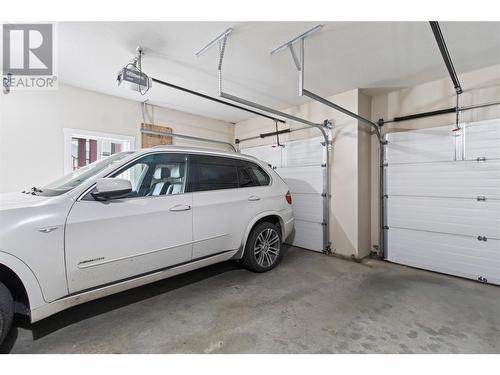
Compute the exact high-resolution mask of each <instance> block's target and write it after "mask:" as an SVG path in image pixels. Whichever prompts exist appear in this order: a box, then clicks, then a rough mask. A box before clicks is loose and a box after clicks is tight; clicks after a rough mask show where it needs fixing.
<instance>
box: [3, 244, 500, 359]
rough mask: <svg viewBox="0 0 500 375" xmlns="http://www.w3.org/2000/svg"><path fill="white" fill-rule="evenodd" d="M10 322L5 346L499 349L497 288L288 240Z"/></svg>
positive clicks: (71, 349)
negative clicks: (241, 263) (242, 260)
mask: <svg viewBox="0 0 500 375" xmlns="http://www.w3.org/2000/svg"><path fill="white" fill-rule="evenodd" d="M16 324H17V325H18V327H17V328H15V329H14V330H13V331H12V332H11V334H10V335H9V337H8V339H7V342H6V343H5V344H4V345H3V348H2V351H3V352H12V353H500V287H497V286H492V285H484V284H480V283H477V282H474V281H469V280H464V279H460V278H455V277H450V276H445V275H440V274H436V273H432V272H427V271H422V270H416V269H412V268H408V267H404V266H399V265H395V264H391V263H387V262H382V261H377V260H367V261H364V262H363V263H355V262H351V261H346V260H342V259H339V258H335V257H327V256H324V255H321V254H316V253H313V252H309V251H305V250H301V249H297V248H289V249H288V251H287V253H286V255H285V257H284V259H283V262H282V263H281V265H280V266H278V267H277V268H276V269H274V270H273V271H271V272H268V273H265V274H255V273H252V272H249V271H246V270H244V269H240V268H239V267H237V266H235V265H234V264H232V263H222V264H218V265H215V266H211V267H207V268H205V269H202V270H198V271H194V272H190V273H188V274H185V275H181V276H178V277H175V278H172V279H167V280H163V281H160V282H158V283H155V284H151V285H147V286H144V287H141V288H137V289H134V290H131V291H128V292H124V293H120V294H117V295H114V296H110V297H107V298H104V299H101V300H98V301H93V302H90V303H87V304H85V305H82V306H77V307H74V308H72V309H70V310H67V311H64V312H61V313H59V314H57V315H55V316H53V317H50V318H48V319H45V320H44V321H41V322H39V323H37V324H34V325H30V324H29V323H28V322H27V321H26V319H21V318H19V317H18V318H17V319H16Z"/></svg>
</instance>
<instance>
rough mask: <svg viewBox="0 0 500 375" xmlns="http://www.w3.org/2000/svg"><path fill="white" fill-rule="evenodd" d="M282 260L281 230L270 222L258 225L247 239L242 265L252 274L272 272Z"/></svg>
mask: <svg viewBox="0 0 500 375" xmlns="http://www.w3.org/2000/svg"><path fill="white" fill-rule="evenodd" d="M281 258H283V252H282V247H281V230H280V228H279V227H278V226H276V225H274V224H273V223H270V222H267V221H265V222H262V223H259V224H258V225H257V226H256V227H255V228H253V230H252V232H251V233H250V236H249V237H248V240H247V243H246V246H245V253H244V255H243V265H244V266H245V267H246V268H248V269H249V270H251V271H254V272H266V271H270V270H272V269H273V268H274V267H276V266H277V265H278V263H279V262H280V261H281Z"/></svg>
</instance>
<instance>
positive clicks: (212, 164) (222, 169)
mask: <svg viewBox="0 0 500 375" xmlns="http://www.w3.org/2000/svg"><path fill="white" fill-rule="evenodd" d="M189 170H190V172H189V186H188V191H191V192H195V191H208V190H221V189H235V188H238V187H239V188H245V187H252V186H266V185H269V184H270V182H271V178H270V177H269V175H268V174H267V173H266V172H264V170H263V169H262V168H261V167H260V166H258V165H257V164H255V163H252V162H249V161H245V160H238V159H232V158H224V157H219V156H205V155H191V156H190V166H189Z"/></svg>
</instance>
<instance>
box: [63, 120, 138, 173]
mask: <svg viewBox="0 0 500 375" xmlns="http://www.w3.org/2000/svg"><path fill="white" fill-rule="evenodd" d="M134 148H135V137H130V136H125V135H116V134H106V133H98V132H91V131H87V130H79V129H68V128H66V129H64V173H70V172H72V171H76V170H77V169H79V168H82V167H84V166H86V165H89V164H91V163H93V162H95V161H96V160H101V159H103V158H105V157H107V156H110V155H114V154H117V153H120V152H122V151H130V150H133V149H134Z"/></svg>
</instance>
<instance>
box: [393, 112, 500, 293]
mask: <svg viewBox="0 0 500 375" xmlns="http://www.w3.org/2000/svg"><path fill="white" fill-rule="evenodd" d="M461 128H462V129H455V126H443V127H438V128H432V129H422V130H415V131H409V132H402V133H393V134H389V135H388V136H387V140H388V142H389V143H388V145H387V146H386V162H387V167H386V169H385V173H386V189H385V193H386V195H387V200H386V225H387V227H388V229H387V231H386V236H387V237H386V239H387V241H386V254H387V259H388V260H389V261H392V262H396V263H401V264H405V265H409V266H414V267H419V268H424V269H428V270H432V271H438V272H443V273H447V274H451V275H457V276H462V277H467V278H471V279H474V280H480V281H484V282H488V283H493V284H500V120H493V121H482V122H476V123H469V124H462V125H461Z"/></svg>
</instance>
